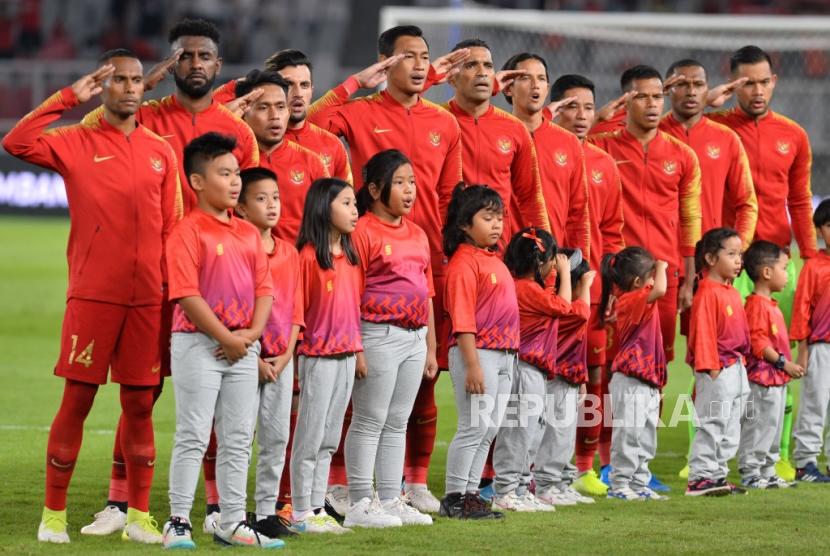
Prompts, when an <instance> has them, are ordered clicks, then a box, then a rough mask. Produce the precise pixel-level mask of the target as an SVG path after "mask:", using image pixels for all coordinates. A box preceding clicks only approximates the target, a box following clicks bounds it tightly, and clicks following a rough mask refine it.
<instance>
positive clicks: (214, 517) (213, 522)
mask: <svg viewBox="0 0 830 556" xmlns="http://www.w3.org/2000/svg"><path fill="white" fill-rule="evenodd" d="M221 517H222V514H221V513H219V512H210V513H209V514H207V515H206V516H205V522H204V523H203V524H202V531H204V532H205V533H206V534H208V535H212V534H214V533H215V532H216V528H217V527H219V518H221Z"/></svg>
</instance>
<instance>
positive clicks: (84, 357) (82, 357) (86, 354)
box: [67, 334, 95, 369]
mask: <svg viewBox="0 0 830 556" xmlns="http://www.w3.org/2000/svg"><path fill="white" fill-rule="evenodd" d="M94 348H95V340H92V341H91V342H89V343H88V344H87V345H86V347H85V348H84V349H83V351H81V353H79V354H78V356H77V357H75V351H76V350H77V349H78V335H77V334H72V349H71V350H70V351H69V358H68V361H67V363H68V364H70V365H71V364H72V363H78V364H79V365H83V366H84V367H86V368H87V369H88V368H90V367H91V366H92V350H93V349H94Z"/></svg>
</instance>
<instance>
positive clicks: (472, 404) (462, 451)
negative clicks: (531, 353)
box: [445, 346, 518, 494]
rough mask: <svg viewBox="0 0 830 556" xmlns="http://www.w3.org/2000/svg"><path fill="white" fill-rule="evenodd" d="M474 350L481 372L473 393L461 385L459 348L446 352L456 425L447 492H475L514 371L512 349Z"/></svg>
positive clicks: (464, 373)
mask: <svg viewBox="0 0 830 556" xmlns="http://www.w3.org/2000/svg"><path fill="white" fill-rule="evenodd" d="M476 351H477V352H478V360H479V364H480V365H481V369H482V371H483V373H484V395H478V394H476V395H475V396H474V395H471V394H470V393H468V392H467V390H466V388H465V381H466V378H467V366H466V364H465V362H464V358H463V357H462V356H461V350H460V349H459V348H458V346H453V347H451V348H450V352H449V359H450V361H449V363H450V378H452V386H453V391H454V392H455V407H456V409H457V411H458V426H457V428H456V431H455V435H454V436H453V438H452V442H450V446H449V448H448V450H447V470H446V479H445V482H446V487H445V492H446V493H447V494H449V493H451V492H460V493H465V492H478V483H479V482H480V481H481V473H482V471H483V470H484V463H485V462H486V461H487V453H488V452H489V451H490V445H491V444H492V443H493V438H495V436H496V433H497V432H498V430H499V426H501V420H502V418H503V417H504V412H505V409H506V407H507V399H508V397H509V394H510V391H511V388H512V384H513V377H514V375H515V373H516V362H517V360H518V359H517V357H516V353H515V352H512V351H496V350H492V349H478V350H476Z"/></svg>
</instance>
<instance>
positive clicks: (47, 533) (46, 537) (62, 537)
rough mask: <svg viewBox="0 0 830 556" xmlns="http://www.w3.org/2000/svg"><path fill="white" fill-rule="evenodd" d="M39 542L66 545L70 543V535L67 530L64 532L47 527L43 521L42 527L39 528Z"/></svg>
mask: <svg viewBox="0 0 830 556" xmlns="http://www.w3.org/2000/svg"><path fill="white" fill-rule="evenodd" d="M37 540H39V541H40V542H52V543H57V544H66V543H68V542H69V533H67V532H66V528H65V527H64V529H63V530H58V531H56V530H53V529H51V528H49V527H47V526H46V523H44V522H43V521H41V522H40V527H38V528H37Z"/></svg>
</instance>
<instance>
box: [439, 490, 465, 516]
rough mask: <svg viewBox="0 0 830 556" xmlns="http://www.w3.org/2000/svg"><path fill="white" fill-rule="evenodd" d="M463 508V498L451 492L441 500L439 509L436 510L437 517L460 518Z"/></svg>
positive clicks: (458, 493)
mask: <svg viewBox="0 0 830 556" xmlns="http://www.w3.org/2000/svg"><path fill="white" fill-rule="evenodd" d="M463 508H464V497H463V496H461V493H460V492H451V493H449V494H447V495H446V496H444V498H443V499H442V500H441V507H440V508H439V509H438V515H440V516H441V517H454V518H461V517H462V515H461V514H462V513H463V512H462V510H463Z"/></svg>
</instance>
